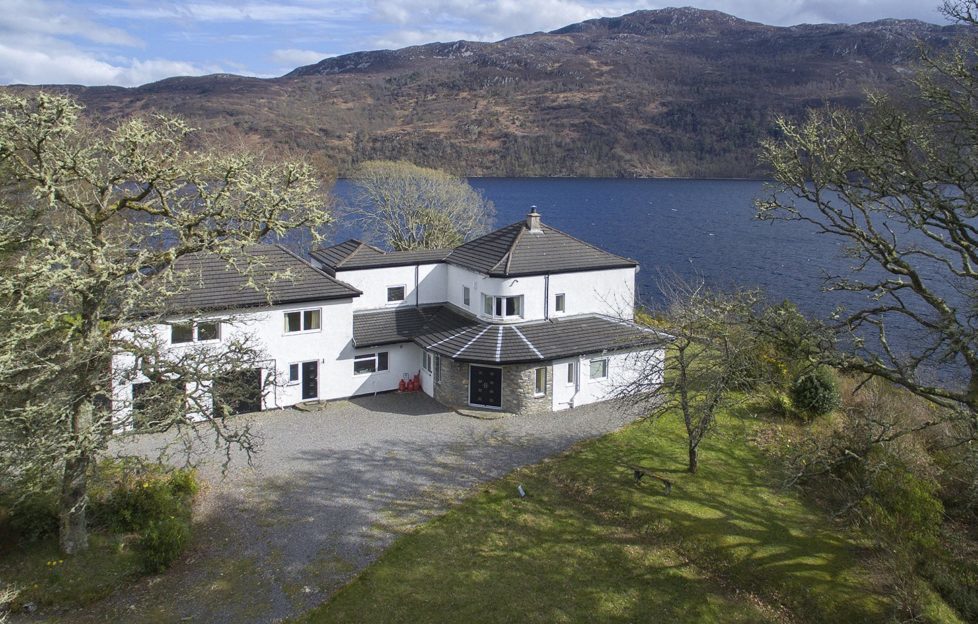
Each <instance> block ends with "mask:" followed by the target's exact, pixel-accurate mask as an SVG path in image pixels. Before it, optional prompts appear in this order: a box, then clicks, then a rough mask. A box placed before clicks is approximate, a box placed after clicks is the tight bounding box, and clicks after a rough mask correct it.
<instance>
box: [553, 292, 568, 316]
mask: <svg viewBox="0 0 978 624" xmlns="http://www.w3.org/2000/svg"><path fill="white" fill-rule="evenodd" d="M565 301H566V296H565V295H564V293H560V294H559V295H557V297H556V299H555V301H554V311H555V312H566V311H567V308H566V305H565Z"/></svg>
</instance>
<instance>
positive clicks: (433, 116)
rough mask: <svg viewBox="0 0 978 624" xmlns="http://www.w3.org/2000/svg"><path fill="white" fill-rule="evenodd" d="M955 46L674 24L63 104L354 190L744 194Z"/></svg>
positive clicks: (839, 31)
mask: <svg viewBox="0 0 978 624" xmlns="http://www.w3.org/2000/svg"><path fill="white" fill-rule="evenodd" d="M958 32H960V31H959V29H958V27H952V26H944V27H941V26H935V25H929V24H924V23H922V22H916V21H899V20H883V21H878V22H872V23H866V24H857V25H852V26H847V25H830V24H821V25H801V26H793V27H774V26H767V25H763V24H758V23H754V22H747V21H744V20H741V19H738V18H735V17H732V16H729V15H726V14H723V13H719V12H715V11H702V10H697V9H663V10H658V11H638V12H635V13H631V14H629V15H625V16H622V17H618V18H604V19H596V20H590V21H587V22H583V23H579V24H573V25H570V26H567V27H565V28H561V29H559V30H556V31H553V32H550V33H534V34H529V35H523V36H519V37H513V38H510V39H506V40H503V41H499V42H495V43H478V42H469V41H457V42H453V43H432V44H428V45H422V46H414V47H409V48H404V49H401V50H394V51H391V50H382V51H374V52H357V53H354V54H348V55H344V56H340V57H335V58H330V59H326V60H324V61H321V62H320V63H317V64H315V65H310V66H306V67H300V68H298V69H296V70H295V71H293V72H291V73H289V74H287V75H285V76H282V77H280V78H274V79H258V78H246V77H240V76H232V75H224V74H222V75H212V76H202V77H196V78H171V79H167V80H163V81H160V82H156V83H152V84H148V85H144V86H141V87H137V88H131V89H127V88H121V87H91V88H86V87H78V86H58V87H57V89H59V90H67V91H69V92H71V93H73V94H75V95H76V96H78V97H79V98H81V99H82V100H83V101H84V102H85V104H86V105H87V106H88V107H89V109H91V110H92V111H94V112H95V113H96V114H98V115H99V116H101V117H103V118H108V119H112V118H115V117H118V116H121V115H125V114H129V113H132V112H148V111H167V112H171V113H178V114H181V115H184V116H186V117H188V118H189V119H191V120H192V121H193V122H194V123H195V124H196V125H199V126H202V127H205V128H209V129H215V130H219V131H220V132H221V133H222V134H224V135H225V136H230V137H231V138H230V139H227V140H233V141H245V142H252V143H259V144H262V145H271V146H275V147H279V148H283V149H284V148H290V149H291V148H298V149H301V150H303V151H307V152H311V153H313V154H315V155H317V157H320V158H324V159H325V160H326V161H327V162H329V163H330V164H332V165H333V166H335V167H336V169H337V170H338V171H339V173H341V174H342V173H344V172H346V171H348V170H349V168H350V166H351V165H352V164H355V163H356V162H358V161H362V160H366V159H373V158H405V159H409V160H412V161H414V162H416V163H418V164H422V165H429V166H435V167H439V168H444V169H448V170H451V171H454V172H456V173H464V174H468V175H499V176H532V175H558V176H562V175H576V176H691V177H747V176H758V175H763V171H762V170H761V169H760V168H759V167H758V165H757V164H756V153H757V143H758V141H759V139H761V138H762V137H764V136H765V135H767V134H768V133H769V132H770V131H771V129H772V120H773V119H774V118H775V116H777V115H778V114H785V115H788V116H791V117H796V116H798V115H801V114H803V112H804V110H805V109H806V108H809V107H819V106H823V105H825V104H833V105H841V106H848V107H854V106H859V105H860V103H861V102H862V101H863V100H864V94H865V92H866V90H867V89H875V90H882V91H894V90H895V89H896V88H897V87H898V86H899V85H900V81H901V79H902V78H901V76H902V75H903V74H906V73H907V72H908V71H909V70H910V69H912V66H913V63H914V59H915V58H916V55H917V49H916V43H915V41H916V40H917V39H918V38H919V39H920V40H921V41H923V42H924V43H925V44H926V45H928V46H933V47H943V46H946V45H947V44H948V43H949V42H950V41H951V40H952V38H953V37H954V36H955V35H956V34H957V33H958ZM21 88H22V87H21ZM228 133H230V134H228Z"/></svg>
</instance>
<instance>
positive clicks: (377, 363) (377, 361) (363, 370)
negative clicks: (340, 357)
mask: <svg viewBox="0 0 978 624" xmlns="http://www.w3.org/2000/svg"><path fill="white" fill-rule="evenodd" d="M387 362H388V357H387V351H381V352H380V353H364V354H363V355H357V356H354V358H353V374H354V375H368V374H370V373H376V372H379V371H385V370H387Z"/></svg>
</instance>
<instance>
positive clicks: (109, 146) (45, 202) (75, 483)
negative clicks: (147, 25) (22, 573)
mask: <svg viewBox="0 0 978 624" xmlns="http://www.w3.org/2000/svg"><path fill="white" fill-rule="evenodd" d="M83 113H84V111H83V110H82V108H81V106H80V105H79V104H78V103H76V102H75V101H73V100H72V99H70V98H68V97H64V96H60V95H51V94H46V93H39V94H36V95H32V96H19V95H10V94H5V95H2V96H0V193H2V194H0V263H2V270H0V396H2V397H3V403H2V406H0V482H3V483H4V484H5V486H10V484H18V486H19V487H22V488H24V489H26V490H29V489H30V488H32V487H40V486H39V485H38V484H39V483H41V482H43V481H44V480H45V479H50V478H52V477H53V478H54V479H55V480H56V481H57V482H58V483H60V488H59V489H60V498H59V500H60V503H59V517H60V532H59V537H60V544H61V548H62V550H63V551H64V552H66V553H73V552H77V551H79V550H82V549H84V548H86V546H87V527H86V503H87V497H86V492H87V477H88V475H89V473H90V470H91V468H92V465H93V462H94V461H96V459H97V457H98V456H99V454H100V453H102V452H103V451H104V450H105V449H106V446H107V444H108V441H109V439H110V437H111V435H112V433H113V429H118V428H119V427H120V426H123V427H124V426H126V425H127V423H126V422H123V421H122V420H121V419H122V418H123V416H124V415H125V414H128V413H130V412H131V409H130V408H131V407H132V405H131V401H127V400H125V399H121V400H120V398H119V397H118V396H112V392H111V389H112V386H113V382H116V383H120V382H121V383H125V382H126V381H128V380H131V379H133V378H134V377H135V375H136V374H137V373H138V374H143V375H145V376H146V377H148V378H150V379H151V380H153V381H156V382H158V383H156V384H155V385H154V387H155V388H157V389H158V391H159V396H149V397H143V400H144V403H146V404H148V405H150V406H152V408H153V414H152V419H151V420H152V423H153V426H154V427H155V428H157V429H168V430H171V432H176V433H177V438H183V439H187V440H190V439H193V438H194V437H204V435H205V434H204V433H203V431H206V437H207V439H209V440H211V441H212V442H214V443H216V444H218V445H224V446H225V448H227V449H230V448H232V447H235V446H238V447H242V448H245V449H246V450H250V449H251V448H252V447H253V443H254V439H253V437H252V435H251V434H250V432H249V431H248V430H247V429H246V428H244V429H242V428H241V427H239V426H238V425H237V424H235V423H234V422H233V421H228V420H226V419H224V418H222V417H221V416H222V413H221V410H220V409H215V406H214V405H213V404H212V403H206V404H205V403H204V402H201V403H200V404H199V405H196V406H194V405H193V402H194V400H195V399H194V396H195V395H194V393H192V392H191V393H190V394H189V395H188V399H187V400H188V401H190V404H188V403H186V402H185V401H183V400H182V399H176V398H174V394H173V393H169V394H168V393H167V392H166V391H165V388H166V387H167V386H168V385H173V386H177V387H179V388H181V389H184V388H190V387H191V386H193V385H194V384H197V385H206V384H208V383H211V382H212V381H213V380H215V379H220V378H223V377H226V376H228V375H233V373H234V371H236V370H239V369H241V368H248V367H253V366H256V365H257V362H258V361H259V360H260V359H261V357H262V355H261V347H260V344H257V343H256V342H255V341H253V340H249V339H248V337H247V336H245V337H243V338H237V339H234V340H228V341H221V345H220V347H219V348H215V349H211V350H205V349H193V350H185V351H182V352H181V355H180V356H179V357H171V355H168V354H167V352H166V344H165V341H159V340H156V341H154V340H153V339H152V337H153V336H154V331H153V328H154V327H156V326H158V325H159V323H161V322H163V321H164V320H165V318H166V314H167V313H168V312H169V310H168V309H167V305H168V302H169V301H170V300H171V299H172V297H173V295H174V294H176V293H179V292H180V291H181V288H186V286H187V282H186V276H184V275H182V274H181V273H180V272H179V271H177V270H176V269H175V267H176V266H179V265H180V263H181V261H182V260H183V259H188V258H192V257H194V254H216V255H218V256H220V257H221V258H224V259H226V260H227V261H228V262H231V263H234V264H235V267H236V269H237V270H239V271H241V272H243V273H247V272H248V271H249V270H251V269H250V267H249V254H248V253H246V250H247V246H248V245H251V244H253V243H255V242H257V241H260V240H262V239H263V237H265V236H267V235H270V234H279V235H280V234H283V233H285V232H286V231H288V230H290V229H292V228H297V227H309V228H312V229H315V228H318V227H319V226H320V225H322V224H324V223H325V222H326V221H327V219H328V212H327V209H326V203H325V202H324V196H323V195H322V194H321V188H320V187H321V185H320V181H319V180H317V179H316V178H315V177H314V176H313V175H312V172H311V170H310V168H309V167H308V166H307V165H305V164H303V163H302V162H274V161H267V162H266V161H265V160H264V159H263V157H262V155H261V154H258V153H244V152H230V151H224V152H221V153H217V152H212V151H207V150H201V149H191V148H190V147H189V145H190V144H191V141H192V139H193V136H194V131H193V130H192V129H191V128H190V127H188V126H187V125H186V124H185V123H184V122H182V121H181V120H179V119H176V118H172V117H166V116H153V117H148V118H140V117H134V118H129V119H125V120H123V121H121V122H119V123H116V124H114V125H111V126H108V125H97V124H94V123H91V122H90V121H89V120H87V119H86V118H85V117H84V115H83ZM191 264H192V263H191ZM256 287H260V285H256ZM123 353H135V354H136V355H137V356H138V357H135V358H131V361H132V362H133V364H132V366H131V367H128V368H126V367H123V370H119V369H118V367H114V366H113V365H112V364H113V359H114V358H116V359H118V358H117V356H119V355H120V354H123ZM170 399H173V400H170ZM127 403H130V404H127ZM217 407H220V406H217ZM194 409H196V410H197V411H198V412H199V413H202V415H205V416H216V417H215V418H211V419H210V420H208V421H207V424H206V425H204V427H205V429H204V430H202V429H200V428H199V427H193V426H191V423H190V422H189V419H188V416H187V414H188V411H193V410H194ZM228 452H230V450H228Z"/></svg>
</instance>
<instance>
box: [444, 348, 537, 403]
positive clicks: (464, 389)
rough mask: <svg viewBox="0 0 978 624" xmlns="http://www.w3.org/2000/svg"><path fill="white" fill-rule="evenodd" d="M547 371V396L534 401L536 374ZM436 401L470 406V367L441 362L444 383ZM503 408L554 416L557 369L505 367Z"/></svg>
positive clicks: (533, 365) (458, 363) (462, 363)
mask: <svg viewBox="0 0 978 624" xmlns="http://www.w3.org/2000/svg"><path fill="white" fill-rule="evenodd" d="M540 366H545V367H546V368H547V393H546V394H545V395H544V396H542V397H534V396H533V389H534V386H535V379H536V378H535V373H534V371H535V370H536V369H537V368H539V367H540ZM434 387H435V399H436V400H437V401H439V402H440V403H443V404H445V405H447V406H449V407H460V408H467V407H468V406H469V364H468V363H467V362H455V361H453V360H450V359H449V358H446V357H443V358H441V379H440V381H439V382H436V383H435V386H434ZM502 403H503V405H502V408H501V410H502V411H504V412H511V413H513V414H539V413H546V412H550V411H551V408H552V405H553V367H552V366H550V364H549V362H548V363H541V364H515V365H511V366H503V387H502Z"/></svg>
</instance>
